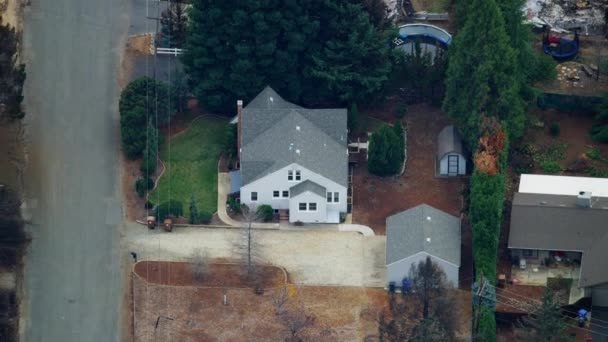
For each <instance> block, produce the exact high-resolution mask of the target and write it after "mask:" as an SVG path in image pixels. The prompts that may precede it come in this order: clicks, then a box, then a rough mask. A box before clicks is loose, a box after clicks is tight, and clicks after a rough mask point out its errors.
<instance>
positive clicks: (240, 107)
mask: <svg viewBox="0 0 608 342" xmlns="http://www.w3.org/2000/svg"><path fill="white" fill-rule="evenodd" d="M242 115H243V100H237V101H236V116H237V129H236V130H237V132H236V154H237V159H238V160H240V159H241V121H242Z"/></svg>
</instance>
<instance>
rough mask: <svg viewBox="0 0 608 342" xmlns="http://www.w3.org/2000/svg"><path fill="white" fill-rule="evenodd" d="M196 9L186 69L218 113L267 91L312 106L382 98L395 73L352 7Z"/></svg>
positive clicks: (337, 0)
mask: <svg viewBox="0 0 608 342" xmlns="http://www.w3.org/2000/svg"><path fill="white" fill-rule="evenodd" d="M192 5H193V6H192V8H191V9H190V12H189V18H190V25H189V31H188V36H187V39H186V52H185V53H184V55H183V62H184V66H185V70H186V72H187V73H188V75H189V77H190V80H191V85H192V88H193V93H194V95H195V96H196V97H197V98H198V99H199V100H200V101H201V103H202V104H203V105H204V106H206V107H208V108H209V109H211V110H224V111H232V109H233V106H234V102H235V101H236V100H237V99H242V100H245V101H248V100H250V99H252V98H253V97H254V96H255V95H257V93H258V92H259V91H260V90H261V89H263V87H264V86H266V85H270V86H272V87H273V88H274V89H275V90H277V91H278V92H280V93H281V94H282V95H283V96H285V97H286V98H287V99H289V100H291V101H295V102H299V103H303V104H305V105H318V104H328V103H335V101H336V100H340V101H345V100H346V99H350V98H354V97H357V96H365V95H367V94H370V93H373V92H376V93H377V92H378V90H379V88H378V83H379V82H380V83H381V82H382V79H383V78H385V77H386V75H384V76H383V75H382V74H383V73H385V74H388V71H389V69H388V67H387V66H388V65H389V60H388V58H380V57H379V56H382V54H383V53H384V52H385V51H387V48H386V47H385V46H383V44H382V42H381V41H380V42H379V39H380V37H379V36H378V33H377V30H376V29H375V28H374V26H373V25H372V24H371V23H370V21H369V18H368V15H367V13H366V12H365V11H363V10H361V9H360V7H359V6H358V5H352V4H351V3H350V1H347V0H322V1H319V0H267V1H266V0H252V1H246V2H245V1H236V0H226V1H213V0H193V1H192ZM336 23H341V24H342V25H343V26H341V25H336ZM346 33H349V34H350V35H352V36H354V37H357V39H348V37H346ZM338 39H342V40H344V39H346V42H343V41H338ZM376 48H377V49H378V50H376ZM349 54H350V56H349ZM365 63H366V64H365ZM345 65H346V66H345ZM349 65H352V66H351V67H349ZM355 68H357V69H355ZM342 73H346V75H342ZM328 90H331V92H327V91H328Z"/></svg>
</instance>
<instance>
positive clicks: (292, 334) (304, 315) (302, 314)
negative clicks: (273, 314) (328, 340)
mask: <svg viewBox="0 0 608 342" xmlns="http://www.w3.org/2000/svg"><path fill="white" fill-rule="evenodd" d="M278 319H279V322H281V324H283V326H284V327H285V328H286V329H287V331H288V333H289V335H288V337H287V338H286V339H285V341H288V342H302V341H305V340H306V335H305V333H306V330H307V329H309V328H311V327H313V326H314V325H315V316H314V315H312V314H309V313H308V312H307V311H306V308H305V307H304V304H303V303H300V304H299V305H293V306H292V307H291V308H284V309H283V310H281V313H280V314H278Z"/></svg>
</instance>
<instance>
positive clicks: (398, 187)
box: [353, 104, 465, 235]
mask: <svg viewBox="0 0 608 342" xmlns="http://www.w3.org/2000/svg"><path fill="white" fill-rule="evenodd" d="M369 115H372V116H374V117H378V118H379V119H382V120H384V121H387V122H392V121H394V117H393V114H392V111H389V110H383V109H374V111H373V112H371V113H369ZM402 122H403V123H404V126H406V127H407V132H408V133H407V154H408V156H407V163H406V166H405V173H404V174H403V175H401V176H398V177H386V178H381V177H377V176H374V175H371V174H369V172H368V171H367V162H365V161H363V162H362V163H359V164H357V165H356V166H355V168H354V174H353V185H354V196H353V204H354V207H353V221H354V223H359V224H363V225H367V226H369V227H371V228H372V229H373V230H374V232H375V233H376V234H377V235H384V234H385V224H386V223H385V222H386V218H387V217H388V216H390V215H393V214H396V213H398V212H401V211H403V210H406V209H409V208H412V207H415V206H417V205H419V204H423V203H426V204H428V205H431V206H433V207H435V208H437V209H440V210H443V211H445V212H447V213H448V214H451V215H454V216H459V215H460V211H461V204H462V199H461V191H462V189H463V188H464V185H465V179H464V178H437V177H435V168H436V165H435V159H436V154H437V152H436V141H437V135H438V134H439V132H440V131H441V129H443V127H445V126H446V125H449V124H450V123H451V122H450V120H449V119H448V118H447V116H446V115H445V114H444V113H443V112H442V111H441V110H440V109H438V108H435V107H432V106H430V105H426V104H419V105H412V106H409V108H408V113H407V114H406V116H405V118H404V119H403V120H402Z"/></svg>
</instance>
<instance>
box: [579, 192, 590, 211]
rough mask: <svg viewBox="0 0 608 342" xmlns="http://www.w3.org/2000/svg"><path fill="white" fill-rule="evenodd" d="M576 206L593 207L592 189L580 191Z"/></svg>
mask: <svg viewBox="0 0 608 342" xmlns="http://www.w3.org/2000/svg"><path fill="white" fill-rule="evenodd" d="M576 206H578V207H579V208H591V191H579V193H578V196H576Z"/></svg>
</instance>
